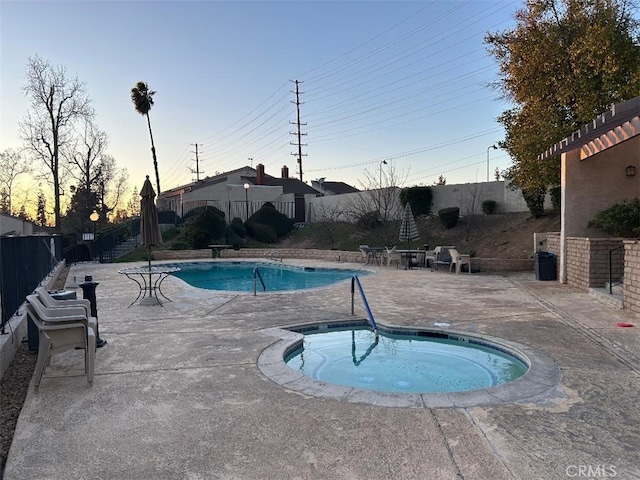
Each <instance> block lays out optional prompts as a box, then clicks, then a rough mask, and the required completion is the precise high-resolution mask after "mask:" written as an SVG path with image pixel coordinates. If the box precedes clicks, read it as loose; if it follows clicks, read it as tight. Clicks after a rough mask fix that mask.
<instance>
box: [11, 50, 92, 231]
mask: <svg viewBox="0 0 640 480" xmlns="http://www.w3.org/2000/svg"><path fill="white" fill-rule="evenodd" d="M23 90H24V93H25V95H26V96H27V97H28V98H29V99H30V100H31V106H30V110H29V111H28V112H27V115H26V117H25V119H24V120H23V121H22V122H21V123H20V131H21V134H22V137H23V139H24V141H25V142H26V148H27V150H28V151H29V152H30V153H31V155H32V156H33V157H34V159H35V160H36V161H40V162H42V163H43V164H44V166H45V169H46V170H47V176H48V175H49V174H50V175H51V180H52V181H53V197H54V208H53V210H54V217H55V227H56V231H60V195H61V188H60V185H61V184H60V167H61V165H60V159H61V151H62V150H63V149H64V148H65V147H66V146H67V145H68V144H69V142H71V141H72V138H73V136H74V130H73V127H74V124H75V123H76V122H77V121H78V120H81V119H86V118H91V117H92V116H93V109H92V108H91V105H90V100H89V98H88V97H87V95H86V92H85V84H84V82H81V81H80V80H79V79H78V78H77V77H75V78H69V77H68V76H67V72H66V69H65V67H63V66H57V67H54V66H53V65H51V64H50V63H49V62H48V61H46V60H43V59H41V58H40V57H38V56H37V55H36V56H35V57H32V58H29V61H28V63H27V84H26V85H25V86H24V88H23Z"/></svg>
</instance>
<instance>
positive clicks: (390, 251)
mask: <svg viewBox="0 0 640 480" xmlns="http://www.w3.org/2000/svg"><path fill="white" fill-rule="evenodd" d="M384 248H385V250H386V251H387V267H389V266H390V265H391V262H395V264H396V268H398V267H399V266H400V261H401V255H400V253H399V252H396V246H395V245H394V246H393V247H392V248H389V247H386V246H385V247H384Z"/></svg>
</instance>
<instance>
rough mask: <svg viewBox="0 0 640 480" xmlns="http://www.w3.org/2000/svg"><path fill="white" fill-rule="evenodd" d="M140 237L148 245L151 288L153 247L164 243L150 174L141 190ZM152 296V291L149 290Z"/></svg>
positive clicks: (143, 243)
mask: <svg viewBox="0 0 640 480" xmlns="http://www.w3.org/2000/svg"><path fill="white" fill-rule="evenodd" d="M140 197H141V199H140V237H141V241H142V245H146V246H147V258H148V259H149V288H151V247H152V246H153V245H160V244H161V243H162V235H161V233H160V222H158V209H157V208H156V202H155V198H156V192H155V191H154V190H153V186H152V185H151V181H150V180H149V175H147V179H146V180H145V181H144V185H142V190H140ZM149 297H150V298H151V291H149Z"/></svg>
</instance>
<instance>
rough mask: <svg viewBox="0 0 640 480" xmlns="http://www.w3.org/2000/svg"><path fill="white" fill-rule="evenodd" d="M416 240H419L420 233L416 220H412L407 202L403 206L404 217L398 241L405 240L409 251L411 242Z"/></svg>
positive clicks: (409, 205) (411, 213)
mask: <svg viewBox="0 0 640 480" xmlns="http://www.w3.org/2000/svg"><path fill="white" fill-rule="evenodd" d="M418 238H420V233H419V232H418V227H417V226H416V220H415V218H413V212H412V211H411V204H409V202H407V204H406V205H405V206H404V215H403V217H402V225H401V226H400V240H407V241H408V242H409V250H411V240H417V239H418Z"/></svg>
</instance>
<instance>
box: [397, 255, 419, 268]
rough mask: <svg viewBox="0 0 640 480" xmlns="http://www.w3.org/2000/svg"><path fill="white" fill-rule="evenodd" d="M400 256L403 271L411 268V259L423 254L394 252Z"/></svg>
mask: <svg viewBox="0 0 640 480" xmlns="http://www.w3.org/2000/svg"><path fill="white" fill-rule="evenodd" d="M396 252H398V253H399V254H400V258H401V259H402V264H403V265H404V269H405V270H406V269H407V268H411V259H412V258H416V257H417V256H418V254H419V253H424V250H396Z"/></svg>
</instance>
